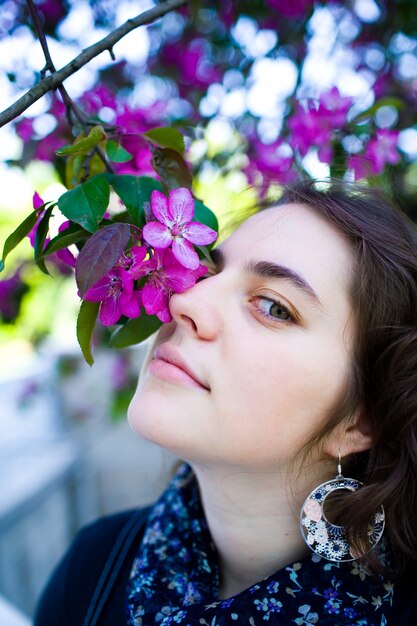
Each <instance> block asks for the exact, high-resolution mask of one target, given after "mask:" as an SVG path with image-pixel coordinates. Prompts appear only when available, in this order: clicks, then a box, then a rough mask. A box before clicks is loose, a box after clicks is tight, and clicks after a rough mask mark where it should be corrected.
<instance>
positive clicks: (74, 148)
mask: <svg viewBox="0 0 417 626" xmlns="http://www.w3.org/2000/svg"><path fill="white" fill-rule="evenodd" d="M105 138H106V133H105V132H104V130H103V128H102V127H101V126H94V127H93V128H92V129H91V130H90V132H89V134H88V135H87V137H84V138H83V139H79V140H78V141H77V139H76V140H75V143H73V144H70V145H68V146H63V147H62V148H59V149H58V150H56V151H55V154H56V155H57V156H61V157H63V156H70V155H74V154H88V153H89V152H91V150H92V149H93V148H95V147H96V146H97V145H98V144H99V143H100V141H103V139H105Z"/></svg>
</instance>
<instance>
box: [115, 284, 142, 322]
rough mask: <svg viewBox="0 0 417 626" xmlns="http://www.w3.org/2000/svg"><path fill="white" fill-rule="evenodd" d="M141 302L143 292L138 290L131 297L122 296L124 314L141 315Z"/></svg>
mask: <svg viewBox="0 0 417 626" xmlns="http://www.w3.org/2000/svg"><path fill="white" fill-rule="evenodd" d="M141 302H142V299H141V292H140V291H137V290H136V291H134V292H133V293H132V294H131V295H130V297H129V299H126V298H124V297H123V296H122V297H121V298H120V304H121V312H122V314H123V315H126V317H131V318H135V317H139V316H140V305H141Z"/></svg>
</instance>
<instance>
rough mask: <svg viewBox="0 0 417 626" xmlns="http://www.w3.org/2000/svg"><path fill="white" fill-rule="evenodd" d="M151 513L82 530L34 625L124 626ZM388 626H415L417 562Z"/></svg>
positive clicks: (397, 594)
mask: <svg viewBox="0 0 417 626" xmlns="http://www.w3.org/2000/svg"><path fill="white" fill-rule="evenodd" d="M149 511H150V507H148V508H145V509H139V510H136V511H127V512H123V513H118V514H116V515H110V516H108V517H104V518H102V519H100V520H98V521H97V522H95V523H93V524H90V525H89V526H86V527H85V528H83V529H82V530H81V531H80V532H79V533H78V535H77V537H76V539H75V541H74V543H73V544H72V546H71V548H70V550H69V551H68V552H67V554H66V555H65V556H64V558H63V560H62V561H61V563H60V564H59V565H58V567H57V568H56V570H55V571H54V573H53V575H52V577H51V579H50V581H49V583H48V585H47V587H46V588H45V591H44V593H43V595H42V597H41V599H40V602H39V605H38V609H37V612H36V616H35V623H34V626H124V625H125V624H126V616H125V590H126V585H127V581H128V578H129V574H130V570H131V567H132V563H133V560H134V558H135V555H136V552H137V549H138V546H139V545H140V542H141V540H142V535H143V531H144V526H145V522H146V519H147V517H148V514H149ZM335 619H336V620H337V616H335ZM335 626H337V623H336V622H335ZM388 626H417V563H416V562H415V561H413V562H411V563H410V564H409V565H408V566H407V568H406V570H405V572H404V574H403V575H402V577H401V578H400V580H399V581H397V583H396V585H395V588H394V611H393V614H392V619H391V620H390V623H389V624H388Z"/></svg>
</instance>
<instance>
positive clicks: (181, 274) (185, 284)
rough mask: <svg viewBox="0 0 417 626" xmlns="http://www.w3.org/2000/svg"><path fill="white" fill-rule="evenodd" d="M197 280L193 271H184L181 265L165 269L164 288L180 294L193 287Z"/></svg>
mask: <svg viewBox="0 0 417 626" xmlns="http://www.w3.org/2000/svg"><path fill="white" fill-rule="evenodd" d="M196 280H197V276H196V275H195V271H194V270H189V269H186V268H185V267H184V266H183V265H181V266H179V265H178V266H177V267H171V268H169V269H168V268H167V270H166V282H165V284H166V286H167V287H168V288H169V290H170V291H172V292H174V293H182V292H183V291H187V289H191V287H194V285H195V283H196Z"/></svg>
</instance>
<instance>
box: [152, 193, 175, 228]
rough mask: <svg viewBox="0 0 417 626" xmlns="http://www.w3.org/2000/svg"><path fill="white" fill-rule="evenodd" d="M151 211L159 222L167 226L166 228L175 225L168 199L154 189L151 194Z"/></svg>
mask: <svg viewBox="0 0 417 626" xmlns="http://www.w3.org/2000/svg"><path fill="white" fill-rule="evenodd" d="M151 209H152V213H153V214H154V215H155V217H156V219H157V220H158V221H159V222H161V223H162V224H165V225H166V226H171V225H172V224H173V218H172V215H171V213H170V210H169V203H168V198H167V197H166V196H165V195H164V194H163V193H161V192H160V191H158V190H157V189H154V190H153V192H152V193H151Z"/></svg>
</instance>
